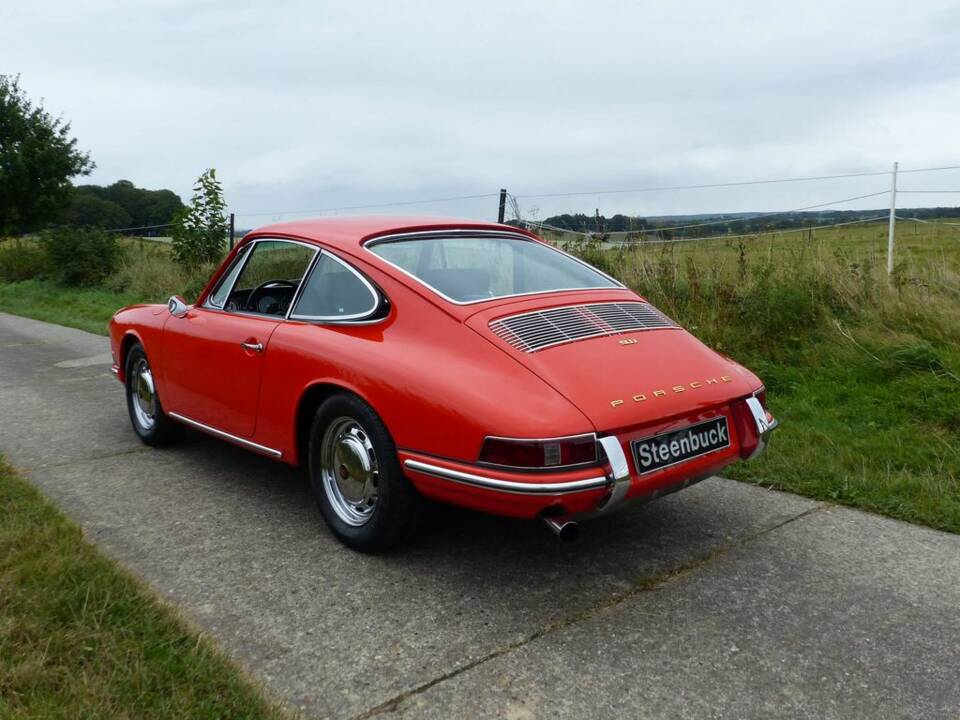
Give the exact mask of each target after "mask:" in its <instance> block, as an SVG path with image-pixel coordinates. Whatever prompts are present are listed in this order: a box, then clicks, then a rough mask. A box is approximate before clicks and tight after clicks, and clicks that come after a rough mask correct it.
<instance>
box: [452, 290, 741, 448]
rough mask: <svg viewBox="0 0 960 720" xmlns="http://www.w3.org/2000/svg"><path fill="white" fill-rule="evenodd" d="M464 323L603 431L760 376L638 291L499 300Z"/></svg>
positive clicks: (736, 391) (713, 397) (695, 403)
mask: <svg viewBox="0 0 960 720" xmlns="http://www.w3.org/2000/svg"><path fill="white" fill-rule="evenodd" d="M541 304H542V299H541ZM467 324H468V325H469V326H470V327H472V328H473V329H474V330H475V331H477V332H478V333H480V334H481V335H484V336H485V337H486V338H487V339H488V340H490V341H491V342H492V343H494V344H496V345H499V346H500V347H501V348H503V349H504V351H505V352H507V353H510V354H511V355H513V356H514V357H515V358H516V359H517V360H518V361H519V362H521V363H523V364H524V365H526V366H527V367H528V368H530V369H531V370H532V371H533V372H535V373H536V374H537V375H538V376H540V377H541V378H542V379H543V380H545V381H546V382H548V383H549V384H550V385H551V386H552V387H553V388H554V389H555V390H557V391H558V392H560V393H561V394H562V395H564V396H565V397H566V398H567V399H568V400H570V401H571V402H573V403H574V404H575V405H576V406H577V407H578V408H580V410H581V411H582V412H583V413H584V414H586V415H587V417H588V418H589V419H590V420H591V422H593V423H594V425H595V426H596V428H597V430H599V431H601V432H603V431H606V432H613V431H615V430H617V429H619V428H625V427H631V426H636V425H639V424H644V423H648V422H652V421H654V420H657V419H660V418H665V417H671V416H673V415H679V414H683V413H688V412H690V411H692V410H700V409H706V408H708V407H710V406H714V405H717V404H719V403H723V402H726V401H728V400H730V399H732V398H734V397H739V396H742V395H746V394H748V393H749V392H751V391H752V390H754V389H755V388H754V387H753V385H754V384H757V383H758V381H757V380H756V378H754V377H753V375H752V374H751V373H750V372H749V371H747V370H745V369H744V368H742V367H740V366H739V365H737V364H736V363H734V362H732V361H730V360H728V359H726V358H724V357H723V356H721V355H719V354H718V353H716V352H714V351H713V350H711V349H710V348H708V347H707V346H706V345H704V344H703V343H701V342H700V341H699V340H697V339H696V338H695V337H693V335H691V334H690V333H688V332H687V331H686V330H684V329H683V328H681V327H680V326H679V325H678V324H677V323H676V322H675V321H673V320H672V319H671V318H670V317H668V316H667V315H666V314H664V313H662V312H661V311H660V310H658V309H657V308H655V307H653V306H652V305H650V304H649V303H647V302H646V301H644V300H642V299H640V298H638V297H637V296H632V297H630V298H625V297H623V295H621V296H620V297H618V298H609V299H597V300H592V299H591V300H584V299H583V298H582V296H581V298H580V302H570V301H569V298H568V299H567V302H564V303H562V304H555V305H551V306H548V307H543V306H541V307H519V306H517V305H514V306H509V307H503V306H501V307H497V308H490V309H489V310H485V311H481V312H478V313H476V314H475V315H473V316H472V317H470V318H469V319H468V320H467Z"/></svg>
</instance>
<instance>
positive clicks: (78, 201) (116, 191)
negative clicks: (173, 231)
mask: <svg viewBox="0 0 960 720" xmlns="http://www.w3.org/2000/svg"><path fill="white" fill-rule="evenodd" d="M91 199H93V201H91ZM97 201H100V202H99V203H98V202H97ZM117 209H121V210H122V211H123V214H124V215H125V216H126V219H125V220H123V221H121V222H119V223H117V222H114V221H115V220H116V218H117V213H116V210H117ZM184 209H185V208H184V204H183V202H181V200H180V197H179V196H178V195H177V194H176V193H175V192H173V191H171V190H147V189H145V188H138V187H137V186H136V185H134V184H133V183H132V182H130V181H129V180H118V181H117V182H115V183H113V185H107V186H106V187H104V186H102V185H79V186H78V187H77V188H76V191H75V192H74V194H73V200H72V201H71V203H70V207H69V208H68V210H67V219H68V221H69V222H71V223H75V222H79V224H81V225H99V226H101V227H108V228H121V227H145V226H150V225H167V224H169V223H172V222H173V221H174V219H175V218H176V217H177V215H178V214H179V213H181V212H183V210H184ZM98 210H99V211H101V212H100V214H98V213H97V211H98ZM74 218H82V221H77V220H75V219H74ZM159 234H163V235H166V234H169V233H167V232H160V233H159Z"/></svg>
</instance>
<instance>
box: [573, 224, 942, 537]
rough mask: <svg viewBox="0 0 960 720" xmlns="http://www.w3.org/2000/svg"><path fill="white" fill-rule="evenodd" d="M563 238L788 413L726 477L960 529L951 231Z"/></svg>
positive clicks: (880, 227)
mask: <svg viewBox="0 0 960 720" xmlns="http://www.w3.org/2000/svg"><path fill="white" fill-rule="evenodd" d="M897 240H898V242H897V255H896V260H897V262H896V268H895V272H894V275H893V276H892V278H888V276H887V273H886V244H887V229H886V225H885V224H876V225H869V226H851V227H846V228H834V229H830V230H820V231H816V232H815V233H809V234H807V233H791V234H784V235H781V236H763V237H756V238H747V239H742V240H727V239H724V240H713V241H707V242H702V243H677V244H670V245H665V244H664V245H653V244H649V245H639V246H632V247H629V248H620V249H603V247H601V246H597V245H596V244H589V243H580V244H579V245H577V244H573V245H568V248H569V249H572V250H574V251H575V252H577V253H579V254H580V255H582V256H583V257H585V258H586V259H588V260H590V261H592V262H594V263H595V264H598V265H600V266H602V267H604V269H606V270H607V271H608V272H610V273H611V274H613V275H615V276H616V277H618V278H619V279H620V280H622V281H623V282H625V283H627V284H628V285H630V286H631V287H633V288H634V289H636V290H637V291H638V292H640V293H641V294H642V295H644V296H646V297H648V298H649V299H650V300H651V301H652V302H653V303H654V304H656V305H658V306H659V307H661V308H662V309H663V310H664V311H666V312H667V313H669V314H671V315H672V316H673V317H675V318H676V319H677V320H679V321H680V322H681V323H682V324H684V325H685V326H686V327H687V328H689V329H690V330H692V331H693V332H694V333H695V334H697V335H698V336H699V337H701V338H702V339H703V340H704V341H706V342H707V343H708V344H710V345H711V346H713V347H715V348H717V349H719V350H721V351H722V352H724V353H726V354H728V355H730V356H732V357H734V358H735V359H737V360H738V361H740V362H741V363H742V364H744V365H747V366H748V367H750V368H751V369H753V370H754V371H756V372H757V373H758V374H759V375H760V376H761V377H762V378H763V379H764V381H765V382H766V384H767V388H768V401H769V404H770V406H771V408H772V409H773V411H774V412H775V413H776V415H777V416H778V417H779V419H780V420H781V421H782V425H781V429H780V430H778V432H777V434H776V435H775V437H774V440H773V442H772V443H771V447H770V449H769V451H768V453H767V454H766V455H765V456H764V457H763V458H762V459H760V460H758V461H756V462H754V463H749V464H738V465H734V466H732V467H730V468H729V469H728V471H727V474H728V475H730V476H731V477H734V478H737V479H741V480H745V481H749V482H754V483H758V484H762V485H766V486H770V487H775V488H780V489H784V490H789V491H791V492H796V493H800V494H802V495H807V496H810V497H814V498H819V499H823V500H830V501H834V502H838V503H843V504H846V505H852V506H855V507H860V508H864V509H867V510H871V511H874V512H878V513H882V514H885V515H889V516H891V517H896V518H901V519H904V520H908V521H911V522H918V523H923V524H925V525H930V526H931V527H936V528H940V529H944V530H950V531H952V532H960V228H958V227H950V226H937V225H918V224H908V223H899V225H898V235H897Z"/></svg>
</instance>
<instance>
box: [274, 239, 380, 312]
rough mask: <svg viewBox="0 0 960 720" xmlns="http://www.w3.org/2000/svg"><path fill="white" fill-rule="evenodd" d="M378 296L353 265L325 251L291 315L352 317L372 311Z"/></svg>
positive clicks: (311, 272) (377, 302) (375, 306)
mask: <svg viewBox="0 0 960 720" xmlns="http://www.w3.org/2000/svg"><path fill="white" fill-rule="evenodd" d="M378 305H379V297H378V296H377V293H376V291H375V290H374V289H373V287H371V285H370V284H369V283H368V282H367V281H366V280H365V279H363V278H362V277H361V276H360V275H359V274H358V273H357V272H356V271H355V270H353V268H351V267H350V266H349V265H347V264H346V263H344V262H343V261H341V260H340V259H339V258H336V257H334V256H333V255H330V254H328V253H326V252H324V253H323V254H322V255H321V256H320V259H319V260H317V263H316V265H314V266H313V270H311V271H310V276H309V277H308V278H307V279H306V281H305V283H304V286H303V292H301V293H300V299H299V300H297V305H296V307H295V308H294V309H293V312H292V313H290V317H291V318H300V319H304V320H355V319H357V318H361V317H366V316H368V315H370V314H371V313H373V311H374V310H376V309H377V306H378Z"/></svg>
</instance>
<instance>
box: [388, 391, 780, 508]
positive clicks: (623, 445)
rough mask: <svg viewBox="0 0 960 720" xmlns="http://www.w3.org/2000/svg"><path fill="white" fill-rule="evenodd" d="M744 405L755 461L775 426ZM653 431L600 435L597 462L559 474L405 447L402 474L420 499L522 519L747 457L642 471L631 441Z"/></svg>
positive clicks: (667, 489)
mask: <svg viewBox="0 0 960 720" xmlns="http://www.w3.org/2000/svg"><path fill="white" fill-rule="evenodd" d="M751 401H752V402H751ZM747 405H748V407H749V408H750V413H751V416H752V418H753V422H754V423H755V424H756V432H757V436H758V437H759V442H758V444H757V446H756V448H755V449H754V450H753V451H752V452H751V454H750V455H749V456H748V457H746V458H745V459H752V458H754V457H757V456H758V455H760V454H761V453H762V452H763V451H764V449H765V448H766V446H767V444H768V442H769V439H770V435H771V433H772V432H773V431H774V430H775V429H776V427H777V421H776V420H775V419H773V417H772V416H770V415H768V414H767V412H766V411H765V410H764V409H763V408H762V407H761V405H760V402H759V401H757V400H756V399H755V398H750V399H749V400H748V401H747ZM722 414H724V415H727V416H728V418H730V415H729V409H723V411H722ZM708 416H714V417H715V416H716V410H714V411H712V412H707V413H703V414H698V415H697V416H688V417H687V418H684V419H678V420H675V421H673V424H678V425H680V426H682V425H683V424H686V423H690V422H691V421H694V420H696V419H697V418H703V417H708ZM730 419H731V420H732V418H730ZM731 424H732V423H731ZM751 430H752V428H751ZM648 431H649V430H637V429H632V430H630V431H623V432H618V434H616V435H608V436H605V437H601V438H598V442H599V444H600V449H601V450H602V457H601V460H602V462H601V463H600V464H599V465H596V466H592V467H589V468H584V469H579V470H566V471H559V472H544V473H531V472H512V471H505V470H502V469H498V468H491V467H487V466H484V465H479V464H474V463H464V462H459V461H455V460H448V459H446V458H438V457H434V456H430V455H425V454H422V453H417V452H413V451H408V450H401V451H400V453H399V455H400V461H401V464H402V465H403V468H404V471H405V473H406V474H407V476H408V477H409V478H410V480H411V482H413V484H414V486H415V487H416V488H417V490H419V491H420V492H421V493H422V494H424V495H426V496H428V497H431V498H433V499H435V500H439V501H441V502H447V503H452V504H455V505H462V506H465V507H469V508H473V509H475V510H480V511H483V512H489V513H494V514H497V515H508V516H513V517H523V518H533V517H536V516H538V515H541V514H544V513H546V514H550V515H555V514H556V515H596V514H601V513H606V512H609V511H611V510H613V509H614V508H616V507H617V506H618V505H620V504H621V503H623V502H624V501H625V500H652V499H655V498H658V497H661V496H663V495H666V494H669V493H671V492H675V491H677V490H681V489H683V488H685V487H688V486H690V485H693V484H694V483H697V482H699V481H700V480H704V479H706V478H708V477H710V476H711V475H715V474H717V473H719V472H720V471H721V470H722V469H723V468H724V467H726V466H727V465H730V464H731V463H733V462H736V461H738V460H741V459H744V458H743V457H742V456H741V454H740V451H741V448H740V446H739V443H738V444H731V445H730V446H729V447H728V448H725V449H723V450H721V451H717V452H713V453H710V454H708V455H705V456H702V457H698V458H694V459H693V460H690V461H687V462H684V463H681V464H678V465H674V466H672V467H667V468H665V469H662V470H658V471H654V472H649V473H644V474H638V473H636V472H635V471H634V470H633V460H632V459H630V458H629V453H630V452H631V450H630V447H631V442H632V441H633V440H634V439H636V438H637V437H640V436H643V434H644V433H646V432H648Z"/></svg>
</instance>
